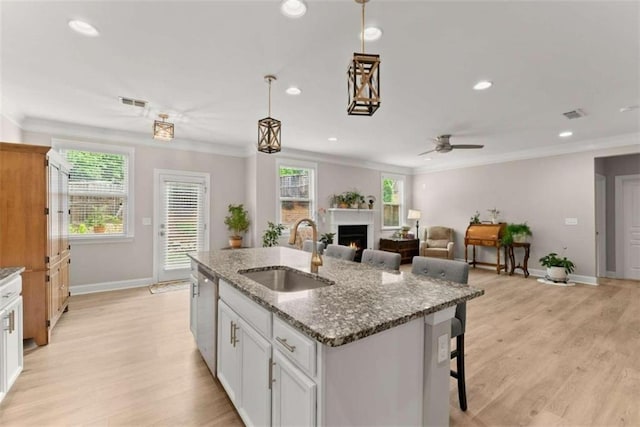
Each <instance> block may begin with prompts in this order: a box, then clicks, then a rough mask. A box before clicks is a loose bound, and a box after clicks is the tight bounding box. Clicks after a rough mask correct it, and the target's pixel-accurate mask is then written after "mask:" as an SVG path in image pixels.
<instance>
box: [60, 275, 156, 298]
mask: <svg viewBox="0 0 640 427" xmlns="http://www.w3.org/2000/svg"><path fill="white" fill-rule="evenodd" d="M152 283H153V278H151V277H145V278H142V279H132V280H120V281H117V282H102V283H90V284H86V285H74V286H70V287H69V291H70V292H71V295H83V294H93V293H95V292H106V291H116V290H119V289H129V288H141V287H143V286H149V285H151V284H152Z"/></svg>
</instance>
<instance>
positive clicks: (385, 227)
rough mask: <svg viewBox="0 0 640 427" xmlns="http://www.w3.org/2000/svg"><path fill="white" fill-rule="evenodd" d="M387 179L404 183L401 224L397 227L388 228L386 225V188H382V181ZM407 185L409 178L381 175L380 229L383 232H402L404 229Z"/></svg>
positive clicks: (401, 195) (401, 197)
mask: <svg viewBox="0 0 640 427" xmlns="http://www.w3.org/2000/svg"><path fill="white" fill-rule="evenodd" d="M385 179H393V180H395V181H402V194H400V210H399V212H398V216H399V222H400V224H398V225H397V226H388V225H386V226H385V225H384V187H383V186H382V181H384V180H385ZM406 185H407V176H406V175H399V174H395V173H386V172H382V173H380V229H381V230H400V229H401V228H402V224H403V222H402V221H403V219H406V218H405V215H406V214H405V211H406V204H407V203H406V188H405V187H406Z"/></svg>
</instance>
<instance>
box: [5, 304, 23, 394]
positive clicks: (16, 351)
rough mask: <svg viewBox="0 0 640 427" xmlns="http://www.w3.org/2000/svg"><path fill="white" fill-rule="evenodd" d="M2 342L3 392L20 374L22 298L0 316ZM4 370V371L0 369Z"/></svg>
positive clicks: (10, 305) (21, 362)
mask: <svg viewBox="0 0 640 427" xmlns="http://www.w3.org/2000/svg"><path fill="white" fill-rule="evenodd" d="M2 326H3V328H2V329H3V330H2V341H3V347H4V351H5V353H4V357H3V359H4V362H3V364H4V367H0V370H3V371H4V375H2V376H3V377H4V378H3V382H4V390H5V392H6V391H8V390H9V388H11V386H12V385H13V383H14V382H15V381H16V379H17V378H18V375H19V374H20V372H22V366H23V360H22V297H18V298H17V299H16V300H14V301H13V302H12V303H11V304H9V305H8V306H7V308H6V309H5V310H4V315H3V316H2ZM2 368H4V369H2Z"/></svg>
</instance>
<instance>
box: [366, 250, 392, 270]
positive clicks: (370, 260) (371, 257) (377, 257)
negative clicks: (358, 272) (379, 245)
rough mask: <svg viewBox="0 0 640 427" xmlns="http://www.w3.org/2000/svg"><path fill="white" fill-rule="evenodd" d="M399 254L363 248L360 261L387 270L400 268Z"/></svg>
mask: <svg viewBox="0 0 640 427" xmlns="http://www.w3.org/2000/svg"><path fill="white" fill-rule="evenodd" d="M401 258H402V257H401V256H400V254H398V253H393V252H386V251H379V250H376V249H365V250H364V251H363V252H362V261H361V262H362V263H363V264H369V265H372V266H374V267H378V268H384V269H387V270H400V261H401Z"/></svg>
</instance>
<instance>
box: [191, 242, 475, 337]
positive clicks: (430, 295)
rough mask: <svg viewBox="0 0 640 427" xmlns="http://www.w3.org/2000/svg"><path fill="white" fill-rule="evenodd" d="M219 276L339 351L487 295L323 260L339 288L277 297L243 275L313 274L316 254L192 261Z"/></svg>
mask: <svg viewBox="0 0 640 427" xmlns="http://www.w3.org/2000/svg"><path fill="white" fill-rule="evenodd" d="M189 256H190V257H191V258H192V259H193V260H195V261H196V262H198V263H199V264H200V265H202V266H204V267H205V268H206V269H207V270H209V271H210V272H211V273H212V274H213V275H214V276H217V277H220V278H222V279H225V280H226V281H227V282H229V283H230V284H232V285H233V286H235V287H236V288H237V289H239V290H240V291H241V292H243V293H244V294H246V295H248V296H249V297H250V298H251V299H253V300H254V301H256V302H257V303H258V304H260V305H262V306H264V307H266V308H267V309H268V310H270V311H272V312H273V313H276V314H277V315H278V316H279V317H281V318H282V319H283V320H285V321H286V322H287V323H289V324H290V325H292V326H294V327H295V328H297V329H299V330H300V331H301V332H303V333H304V334H306V335H308V336H310V337H311V338H313V339H315V340H316V341H318V342H321V343H323V344H326V345H328V346H331V347H337V346H340V345H343V344H347V343H350V342H353V341H356V340H358V339H361V338H364V337H367V336H369V335H373V334H375V333H378V332H381V331H383V330H386V329H390V328H392V327H394V326H397V325H401V324H403V323H406V322H409V321H410V320H413V319H415V318H418V317H423V316H426V315H428V314H431V313H434V312H436V311H440V310H442V309H444V308H447V307H451V306H454V305H456V304H458V303H461V302H464V301H468V300H470V299H473V298H476V297H479V296H481V295H482V294H484V291H483V290H482V289H477V288H474V287H471V286H467V285H461V284H458V283H453V282H448V281H444V280H437V279H431V278H427V277H424V276H418V275H415V274H412V273H405V272H403V273H399V272H391V271H384V270H379V269H376V268H374V267H370V266H367V265H363V264H360V263H354V262H350V261H343V260H339V259H335V258H330V257H323V261H324V265H323V266H321V267H320V269H319V275H320V276H321V277H324V278H326V279H328V280H331V281H333V282H335V285H331V286H326V287H322V288H318V289H313V290H309V291H299V292H290V293H282V292H275V291H272V290H270V289H268V288H266V287H265V286H262V285H261V284H259V283H257V282H255V281H253V280H251V279H249V278H247V277H244V276H242V275H241V274H239V273H238V271H239V270H246V269H254V268H260V267H273V266H286V267H291V268H294V269H297V270H301V271H303V272H306V273H309V264H310V260H311V254H310V253H308V252H303V251H299V250H295V249H290V248H281V247H275V248H253V249H240V250H220V251H211V252H199V253H197V254H190V255H189Z"/></svg>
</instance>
